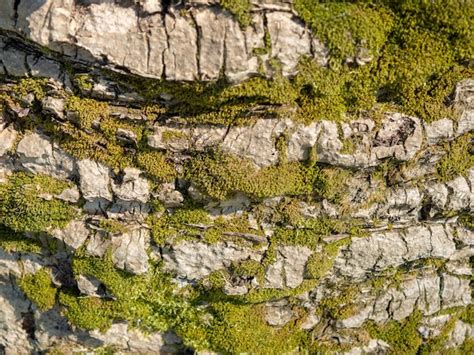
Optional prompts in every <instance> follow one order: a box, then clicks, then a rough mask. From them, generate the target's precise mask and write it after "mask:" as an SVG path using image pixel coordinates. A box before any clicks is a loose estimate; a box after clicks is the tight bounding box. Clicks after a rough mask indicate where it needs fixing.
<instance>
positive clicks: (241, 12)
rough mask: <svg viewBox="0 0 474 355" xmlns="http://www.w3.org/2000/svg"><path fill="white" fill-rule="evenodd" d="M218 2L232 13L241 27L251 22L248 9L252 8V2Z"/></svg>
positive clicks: (232, 0) (238, 0)
mask: <svg viewBox="0 0 474 355" xmlns="http://www.w3.org/2000/svg"><path fill="white" fill-rule="evenodd" d="M219 4H220V5H221V6H222V7H223V8H224V9H226V10H228V11H229V12H230V13H232V15H234V16H235V18H236V19H237V21H239V23H240V25H241V26H242V27H247V26H249V25H250V24H251V21H252V19H251V17H250V11H251V10H252V3H251V2H250V0H220V1H219Z"/></svg>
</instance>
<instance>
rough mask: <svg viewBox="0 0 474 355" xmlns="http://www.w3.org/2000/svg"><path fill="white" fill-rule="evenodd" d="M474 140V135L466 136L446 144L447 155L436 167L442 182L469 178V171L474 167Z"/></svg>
mask: <svg viewBox="0 0 474 355" xmlns="http://www.w3.org/2000/svg"><path fill="white" fill-rule="evenodd" d="M473 138H474V135H473V134H466V135H464V136H462V137H459V138H457V139H456V140H454V141H453V142H451V143H446V144H445V147H444V148H445V150H446V154H445V155H444V156H443V158H441V160H440V161H439V163H438V165H437V166H436V168H437V173H438V178H439V180H440V181H442V182H447V181H449V180H452V179H454V178H456V177H458V176H460V175H461V176H467V173H468V171H469V169H470V168H471V167H473V166H474V152H473V144H472V140H473Z"/></svg>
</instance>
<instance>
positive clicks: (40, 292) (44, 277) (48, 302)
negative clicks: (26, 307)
mask: <svg viewBox="0 0 474 355" xmlns="http://www.w3.org/2000/svg"><path fill="white" fill-rule="evenodd" d="M18 284H19V286H20V288H21V289H22V290H23V292H24V293H25V295H26V297H28V299H30V300H31V301H32V302H33V303H34V304H36V306H38V308H39V309H40V310H42V311H47V310H48V309H51V308H52V307H53V306H54V304H55V303H56V293H57V289H56V287H54V285H53V282H52V281H51V276H50V274H49V272H48V271H47V270H46V269H44V268H43V269H41V270H39V271H38V272H37V273H36V274H32V275H26V276H24V277H22V278H21V279H20V280H19V281H18Z"/></svg>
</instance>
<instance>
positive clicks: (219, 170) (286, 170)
mask: <svg viewBox="0 0 474 355" xmlns="http://www.w3.org/2000/svg"><path fill="white" fill-rule="evenodd" d="M185 176H186V178H187V179H189V180H190V181H192V182H194V183H195V184H196V186H197V187H198V188H199V190H200V191H201V192H203V193H205V194H206V195H208V196H210V197H212V198H215V199H219V200H223V199H225V198H228V197H230V196H231V195H232V193H235V192H237V191H241V192H243V193H245V194H247V195H249V196H251V197H254V198H264V197H271V196H279V195H301V194H308V193H310V192H311V190H312V185H311V183H312V181H311V174H310V171H308V169H307V168H306V167H304V166H303V165H301V164H299V163H287V164H280V165H278V166H271V167H265V168H262V169H260V170H257V169H256V168H255V166H254V165H253V163H252V162H250V161H248V160H245V159H239V158H236V157H234V156H230V155H224V154H222V153H219V152H211V153H209V154H201V155H198V156H196V157H195V158H194V159H192V160H191V161H190V163H189V164H188V166H187V169H186V173H185Z"/></svg>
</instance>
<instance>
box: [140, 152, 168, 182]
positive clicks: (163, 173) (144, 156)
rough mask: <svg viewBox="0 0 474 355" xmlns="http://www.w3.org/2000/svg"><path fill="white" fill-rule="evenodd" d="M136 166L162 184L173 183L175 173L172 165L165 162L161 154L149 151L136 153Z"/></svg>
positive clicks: (164, 157)
mask: <svg viewBox="0 0 474 355" xmlns="http://www.w3.org/2000/svg"><path fill="white" fill-rule="evenodd" d="M136 165H137V166H138V167H139V168H140V169H142V170H143V171H144V172H145V173H147V174H148V175H149V176H150V177H151V178H153V179H156V180H158V181H162V182H169V181H173V180H174V179H175V178H176V177H177V172H176V170H175V168H174V167H173V165H172V164H170V163H169V162H168V161H167V160H166V156H165V155H164V154H163V153H160V152H157V151H151V150H145V151H141V152H138V154H137V156H136Z"/></svg>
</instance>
